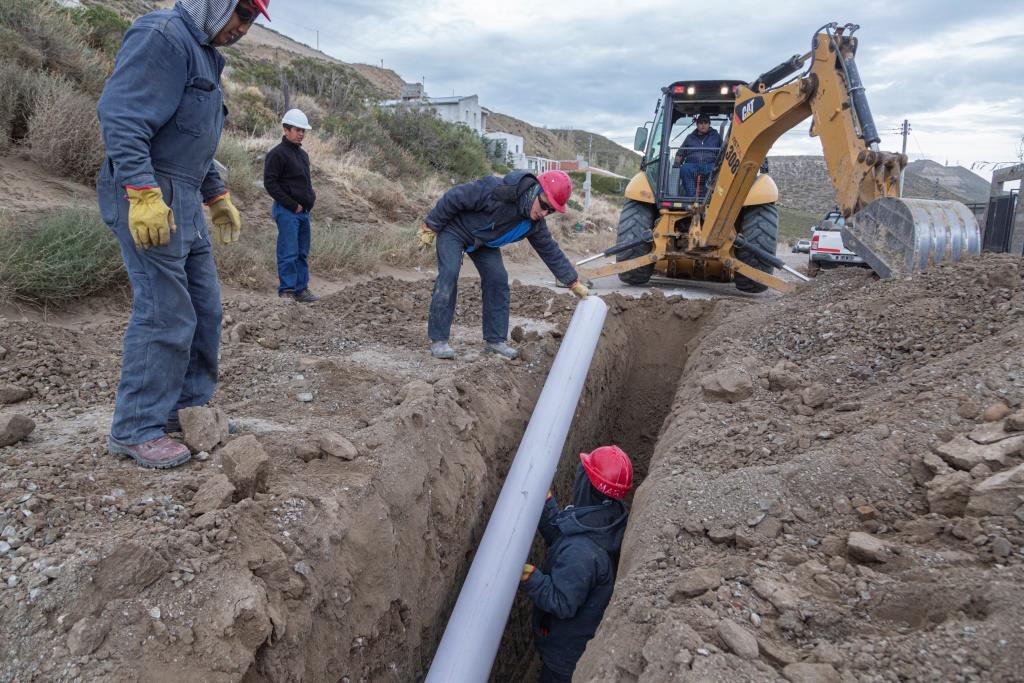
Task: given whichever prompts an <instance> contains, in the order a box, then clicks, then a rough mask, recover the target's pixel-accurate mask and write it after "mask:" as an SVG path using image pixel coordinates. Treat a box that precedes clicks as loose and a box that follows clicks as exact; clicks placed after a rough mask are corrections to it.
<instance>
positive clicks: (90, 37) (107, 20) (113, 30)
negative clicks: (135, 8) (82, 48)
mask: <svg viewBox="0 0 1024 683" xmlns="http://www.w3.org/2000/svg"><path fill="white" fill-rule="evenodd" d="M69 11H70V13H71V19H72V21H74V22H75V25H76V26H78V30H79V31H80V32H81V34H82V37H83V38H84V39H85V42H86V43H88V45H89V47H91V48H93V49H94V50H99V51H100V52H102V53H104V54H105V55H106V56H107V57H109V58H110V59H113V58H114V57H115V56H116V55H117V51H118V50H120V49H121V39H122V38H123V37H124V33H125V31H127V30H128V28H129V27H130V26H131V23H130V22H129V21H128V20H127V19H124V18H123V17H122V16H121V15H120V14H118V13H117V12H115V11H113V10H110V9H107V8H106V7H101V6H99V5H93V6H91V7H85V8H82V9H77V10H69Z"/></svg>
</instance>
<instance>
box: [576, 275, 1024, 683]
mask: <svg viewBox="0 0 1024 683" xmlns="http://www.w3.org/2000/svg"><path fill="white" fill-rule="evenodd" d="M1018 266H1019V260H1018V259H1015V258H1011V257H1007V256H995V255H990V256H985V257H984V258H982V259H978V260H974V261H971V262H969V263H966V264H960V265H957V266H947V267H942V268H937V269H934V270H932V271H930V272H928V273H927V274H925V275H922V276H919V277H917V278H914V279H913V280H909V281H884V282H883V281H877V280H875V279H874V278H873V277H872V276H871V275H870V274H869V273H867V272H863V271H846V272H836V273H829V274H827V275H826V276H824V277H822V278H819V280H818V282H816V283H815V284H813V285H810V286H805V287H803V288H802V289H801V290H799V291H797V292H796V293H794V294H793V295H790V296H786V297H782V298H780V299H777V300H774V301H770V302H767V303H764V304H763V305H758V306H749V305H743V304H740V303H736V302H725V303H722V304H720V305H719V306H718V307H717V309H716V311H715V312H714V314H713V315H712V316H711V319H710V320H706V321H705V322H704V331H703V334H702V335H701V337H700V339H699V343H698V344H697V346H696V348H695V349H694V350H693V351H692V352H691V353H690V354H689V360H688V361H687V364H686V367H685V369H684V371H683V375H682V379H681V382H680V384H679V388H678V392H677V393H676V395H675V398H674V401H673V403H672V407H671V412H670V414H669V416H668V418H667V419H666V421H665V427H664V430H663V431H662V433H661V436H660V438H659V440H658V443H657V447H656V448H655V452H654V455H653V458H652V460H651V465H650V472H649V475H648V477H647V479H646V481H645V482H644V484H643V485H642V487H641V488H640V489H639V491H638V492H637V494H636V496H635V500H634V506H633V514H632V517H631V520H630V525H629V530H628V532H627V536H626V542H625V543H626V546H625V547H624V549H623V553H622V558H621V563H620V566H619V578H618V582H617V585H616V590H615V596H614V598H613V601H612V605H611V607H610V608H609V610H608V612H607V614H606V617H605V620H604V622H603V624H602V626H601V628H600V630H599V631H598V634H597V637H596V638H595V640H594V641H592V642H591V644H590V646H589V647H588V649H587V652H586V654H585V655H584V658H583V660H582V662H581V664H580V666H579V668H578V669H577V673H576V678H575V680H578V681H609V682H610V681H645V682H646V681H651V682H655V681H657V682H659V683H660V682H662V681H694V682H696V681H700V682H702V683H703V682H707V681H759V682H760V681H785V680H788V681H794V682H801V683H803V682H832V681H843V682H844V683H845V682H849V683H853V682H858V683H868V682H875V681H1011V680H1016V681H1019V680H1021V677H1022V674H1021V672H1022V671H1024V654H1022V653H1024V629H1022V626H1021V624H1022V623H1024V563H1022V559H1024V557H1022V555H1024V553H1022V544H1024V526H1022V523H1024V464H1022V457H1024V412H1022V411H1021V407H1022V406H1021V401H1022V398H1024V356H1022V347H1024V291H1022V288H1021V272H1020V270H1019V269H1018Z"/></svg>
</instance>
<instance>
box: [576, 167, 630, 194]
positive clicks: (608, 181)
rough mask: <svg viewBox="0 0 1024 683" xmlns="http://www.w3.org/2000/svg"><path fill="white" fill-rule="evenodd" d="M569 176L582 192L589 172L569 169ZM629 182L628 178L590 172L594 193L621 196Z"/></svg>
mask: <svg viewBox="0 0 1024 683" xmlns="http://www.w3.org/2000/svg"><path fill="white" fill-rule="evenodd" d="M569 177H570V178H572V183H573V186H575V188H576V190H577V191H578V192H580V193H581V194H582V192H583V183H584V181H586V179H587V174H586V173H585V172H583V171H569ZM627 183H629V181H628V180H623V179H620V178H612V177H611V176H606V175H598V174H596V173H591V174H590V191H591V192H592V193H593V194H600V195H608V196H611V197H621V196H622V195H623V193H624V192H625V191H626V184H627Z"/></svg>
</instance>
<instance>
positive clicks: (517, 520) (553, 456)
mask: <svg viewBox="0 0 1024 683" xmlns="http://www.w3.org/2000/svg"><path fill="white" fill-rule="evenodd" d="M607 313H608V306H607V305H606V304H605V303H604V302H603V301H601V299H599V298H597V297H596V296H590V297H587V298H586V299H584V300H583V301H581V302H580V303H579V305H577V306H576V312H575V313H574V314H573V316H572V320H571V321H570V322H569V329H568V330H566V333H565V338H564V339H563V340H562V345H561V348H559V350H558V355H557V356H555V362H554V363H553V364H552V365H551V372H550V373H549V374H548V378H547V381H546V382H545V383H544V389H543V391H541V394H540V398H539V399H537V405H536V407H535V408H534V409H533V415H532V416H531V417H530V423H529V424H528V425H527V426H526V432H525V433H524V434H523V440H522V441H521V442H520V444H519V450H518V451H517V452H516V457H515V460H513V461H512V467H511V468H509V471H508V477H507V478H506V479H505V485H504V486H503V487H502V489H501V493H500V494H499V496H498V501H497V502H496V503H495V504H494V511H493V512H492V513H491V518H490V520H489V521H488V522H487V530H486V531H484V536H483V539H481V541H480V545H479V547H478V548H477V551H476V557H474V558H473V564H472V565H471V566H470V568H469V574H468V575H467V576H466V582H465V583H464V584H463V586H462V592H461V593H459V599H458V601H457V602H456V603H455V609H454V610H453V611H452V616H451V618H450V619H449V620H448V626H447V627H446V628H445V631H444V636H443V637H442V638H441V644H440V645H439V646H438V648H437V654H435V655H434V661H433V663H431V665H430V671H429V672H428V673H427V683H486V681H487V679H488V677H489V676H490V673H491V667H492V666H493V665H494V657H495V656H496V655H497V654H498V646H499V645H500V644H501V635H502V633H503V632H504V630H505V623H506V622H507V621H508V615H509V613H510V612H511V611H512V602H513V600H515V597H516V590H517V589H518V588H519V577H520V576H521V575H522V572H523V563H525V562H526V559H527V555H528V554H529V552H530V545H531V544H532V543H533V536H534V534H535V533H536V531H537V523H538V522H539V521H540V514H541V511H542V510H543V507H544V499H545V497H546V496H547V492H548V489H549V488H551V482H552V480H553V479H554V478H555V470H556V469H557V468H558V459H559V456H560V455H561V453H562V448H563V447H564V445H565V437H566V436H567V435H568V434H569V425H570V424H571V423H572V418H573V414H574V413H575V412H576V405H577V403H579V400H580V394H581V393H582V392H583V383H584V381H585V380H586V378H587V371H588V370H589V369H590V361H591V360H592V359H593V357H594V350H595V349H596V348H597V342H598V339H599V338H600V336H601V328H602V327H603V326H604V319H605V316H606V315H607Z"/></svg>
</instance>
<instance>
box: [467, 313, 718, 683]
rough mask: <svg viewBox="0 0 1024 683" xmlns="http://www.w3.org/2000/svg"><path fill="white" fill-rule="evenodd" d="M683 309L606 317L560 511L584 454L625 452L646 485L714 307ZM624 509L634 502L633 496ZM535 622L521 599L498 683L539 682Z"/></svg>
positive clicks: (498, 665) (571, 443)
mask: <svg viewBox="0 0 1024 683" xmlns="http://www.w3.org/2000/svg"><path fill="white" fill-rule="evenodd" d="M626 305H630V303H629V302H627V303H626ZM686 305H687V306H691V308H689V309H687V310H688V311H689V312H692V314H688V315H684V316H679V315H678V314H677V313H678V312H679V309H677V308H676V307H673V306H646V305H630V307H629V308H627V309H626V310H623V311H620V312H616V311H614V310H613V311H612V312H611V313H610V314H609V316H608V319H607V320H606V322H605V326H604V330H603V332H602V336H601V341H600V344H599V345H598V349H597V351H596V353H595V357H594V361H593V363H592V364H591V367H590V372H589V374H588V376H587V382H586V385H585V387H584V390H583V396H582V397H581V399H580V404H579V407H578V408H577V411H576V415H575V418H574V420H573V424H572V427H571V429H570V432H569V436H568V438H567V439H566V444H565V448H564V449H563V451H562V455H561V458H560V460H559V467H558V471H557V473H556V475H555V483H554V486H553V488H554V491H555V494H556V496H557V498H558V500H559V501H560V504H561V505H565V501H568V500H569V499H570V495H569V494H570V490H571V488H572V481H573V477H574V475H575V472H576V467H577V465H578V463H579V454H580V453H581V452H583V451H589V450H592V449H593V448H595V447H597V446H600V445H606V444H616V445H618V446H620V447H621V448H622V449H623V450H625V451H626V452H627V453H628V454H629V455H630V457H631V459H632V461H633V465H634V491H635V490H636V486H639V485H640V484H641V483H643V480H644V477H645V476H646V475H647V470H648V465H649V463H650V458H651V455H652V454H653V453H654V448H655V445H656V444H657V441H658V436H659V435H660V433H661V431H662V426H663V423H664V421H665V418H666V416H667V415H668V413H669V410H670V409H671V406H672V400H673V398H674V396H675V393H676V389H677V386H678V383H679V380H680V376H681V375H682V371H683V368H684V367H685V365H686V360H687V356H688V353H689V351H690V349H692V348H693V346H694V345H695V343H696V338H697V337H698V336H699V335H700V332H701V328H702V323H703V320H705V319H706V318H707V314H708V312H710V304H704V305H703V306H702V305H700V304H697V303H696V302H693V303H691V304H686ZM674 311H675V312H674ZM700 312H702V314H700ZM626 502H627V504H629V503H631V502H632V494H630V495H629V496H628V497H627V499H626ZM543 559H544V544H543V542H542V541H541V540H540V537H539V535H538V536H537V537H536V538H535V539H534V544H533V548H532V549H531V551H530V561H531V562H533V563H534V564H537V565H540V564H541V563H542V562H543ZM460 587H461V586H460ZM531 615H532V605H531V604H530V602H529V600H528V599H527V598H526V597H525V596H524V595H522V594H521V593H520V594H519V595H518V596H517V597H516V601H515V604H514V605H513V608H512V613H511V615H510V617H509V621H508V624H507V625H506V627H505V633H504V635H503V637H502V642H501V647H500V649H499V652H498V656H497V659H496V660H495V663H494V668H493V669H492V672H491V678H490V680H491V681H492V682H493V683H505V682H512V681H516V682H520V681H522V682H528V681H535V680H537V675H538V673H539V670H540V661H539V659H538V658H537V657H536V656H535V653H534V648H533V643H532V635H531V626H530V624H531Z"/></svg>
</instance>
